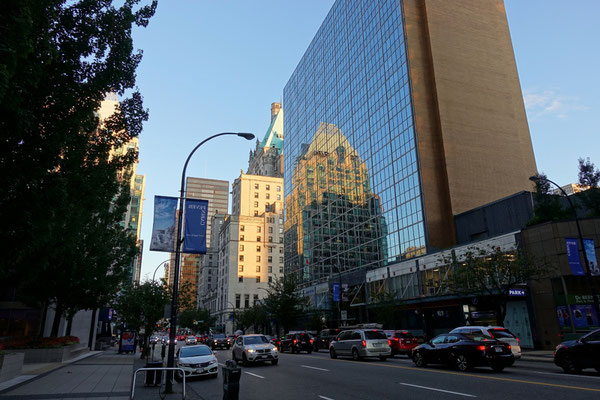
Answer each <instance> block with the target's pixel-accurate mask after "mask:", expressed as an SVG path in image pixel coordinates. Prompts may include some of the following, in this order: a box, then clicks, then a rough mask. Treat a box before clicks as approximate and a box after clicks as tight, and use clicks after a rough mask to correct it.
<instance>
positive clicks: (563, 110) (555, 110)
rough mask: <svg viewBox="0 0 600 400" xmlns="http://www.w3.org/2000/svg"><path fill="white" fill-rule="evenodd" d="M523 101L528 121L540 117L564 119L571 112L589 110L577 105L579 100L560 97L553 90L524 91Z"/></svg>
mask: <svg viewBox="0 0 600 400" xmlns="http://www.w3.org/2000/svg"><path fill="white" fill-rule="evenodd" d="M523 100H524V101H525V108H526V109H527V115H529V118H530V119H537V118H540V117H542V116H548V117H555V118H560V119H565V118H568V116H569V114H570V113H571V112H573V111H586V110H588V109H589V107H587V106H585V105H582V104H580V103H579V98H577V97H568V96H561V95H559V94H558V93H556V92H555V91H554V90H544V91H535V90H530V89H526V90H525V91H524V93H523Z"/></svg>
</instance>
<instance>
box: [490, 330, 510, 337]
mask: <svg viewBox="0 0 600 400" xmlns="http://www.w3.org/2000/svg"><path fill="white" fill-rule="evenodd" d="M490 334H491V335H492V336H493V337H494V338H495V339H515V335H513V334H512V333H511V332H510V331H509V330H508V329H490Z"/></svg>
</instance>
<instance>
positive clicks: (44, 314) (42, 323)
mask: <svg viewBox="0 0 600 400" xmlns="http://www.w3.org/2000/svg"><path fill="white" fill-rule="evenodd" d="M47 316H48V304H47V303H46V302H43V303H42V317H41V318H40V325H39V329H38V334H37V337H38V339H39V338H41V337H44V329H45V328H46V318H47Z"/></svg>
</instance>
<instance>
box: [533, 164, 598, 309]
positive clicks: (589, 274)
mask: <svg viewBox="0 0 600 400" xmlns="http://www.w3.org/2000/svg"><path fill="white" fill-rule="evenodd" d="M529 180H530V181H532V182H534V183H539V182H543V181H545V182H548V183H551V184H553V185H554V186H556V187H557V188H558V190H560V192H561V193H562V194H563V195H564V196H565V197H566V198H567V201H568V202H569V206H570V207H571V210H573V215H574V216H575V225H577V236H578V239H579V247H581V250H582V252H583V263H584V264H585V274H586V275H587V278H588V279H587V281H588V285H589V286H590V292H591V294H592V298H593V301H594V309H595V310H596V318H600V304H598V297H597V296H596V289H595V287H594V283H593V280H592V271H591V270H590V263H589V261H588V258H587V253H586V252H585V246H584V245H583V235H582V234H581V226H580V225H579V218H578V217H577V209H576V208H575V205H573V202H572V201H571V199H570V198H569V195H567V193H566V192H565V191H564V190H563V188H561V187H560V186H558V185H557V184H556V182H553V181H551V180H550V179H548V178H546V177H543V176H539V175H534V176H530V177H529ZM569 312H571V310H569Z"/></svg>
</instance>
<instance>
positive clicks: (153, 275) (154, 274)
mask: <svg viewBox="0 0 600 400" xmlns="http://www.w3.org/2000/svg"><path fill="white" fill-rule="evenodd" d="M169 261H171V260H170V259H169V260H165V261H163V262H161V263H160V264H158V266H157V267H156V269H155V270H154V273H153V274H152V280H153V281H154V280H155V278H156V271H158V269H159V268H160V266H161V265H163V264H165V263H168V262H169Z"/></svg>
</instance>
